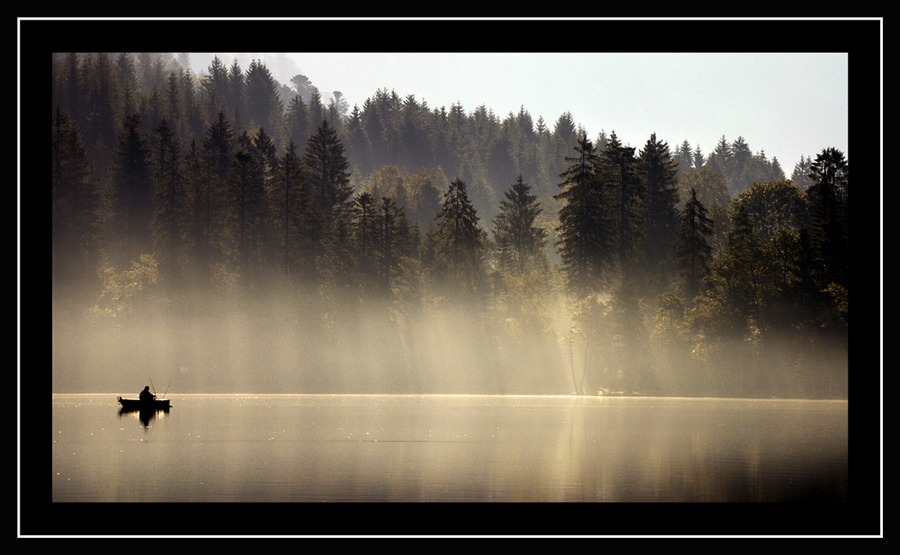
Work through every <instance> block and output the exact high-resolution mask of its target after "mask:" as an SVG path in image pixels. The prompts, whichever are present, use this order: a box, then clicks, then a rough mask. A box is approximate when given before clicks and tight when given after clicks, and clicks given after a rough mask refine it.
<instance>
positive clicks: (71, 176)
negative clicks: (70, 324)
mask: <svg viewBox="0 0 900 555" xmlns="http://www.w3.org/2000/svg"><path fill="white" fill-rule="evenodd" d="M51 163H52V167H51V178H52V189H51V200H52V225H51V237H52V248H53V281H54V284H56V283H60V282H63V281H66V282H68V281H74V280H76V279H77V276H85V275H87V276H93V275H94V269H95V268H96V267H97V262H98V260H97V255H98V247H99V245H98V231H99V230H98V228H97V222H98V221H99V215H100V214H99V210H100V195H99V191H98V190H97V185H96V183H95V181H94V179H93V177H92V173H91V165H90V159H89V157H88V155H87V151H86V149H85V146H84V144H83V143H82V141H81V134H80V133H79V132H78V128H77V126H76V125H75V123H74V122H73V121H72V120H71V119H70V118H69V117H68V116H67V115H66V114H65V113H64V112H63V111H62V110H60V109H57V110H56V114H55V117H54V118H53V141H52V160H51Z"/></svg>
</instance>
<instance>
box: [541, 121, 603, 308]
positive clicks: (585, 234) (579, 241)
mask: <svg viewBox="0 0 900 555" xmlns="http://www.w3.org/2000/svg"><path fill="white" fill-rule="evenodd" d="M575 151H576V152H577V153H578V156H577V157H575V158H566V160H568V161H569V162H571V166H570V167H569V168H568V169H567V170H566V171H564V172H563V173H562V174H560V177H561V178H562V180H563V181H562V182H561V183H560V184H559V187H560V188H561V189H562V192H560V193H559V194H557V195H556V196H555V197H554V198H556V199H557V200H559V201H561V202H562V208H561V209H560V211H559V227H558V228H557V230H558V232H559V241H558V243H557V247H558V249H559V254H560V257H561V259H562V269H563V272H564V273H565V275H566V278H567V280H568V284H569V288H570V289H571V290H572V291H573V292H574V293H576V294H577V295H579V296H583V295H588V294H590V293H593V292H596V291H599V290H602V289H604V288H605V287H606V285H607V284H608V279H609V276H608V272H609V270H610V269H611V268H612V266H613V264H614V262H615V242H614V239H615V237H614V234H613V230H614V228H613V225H614V220H613V218H612V216H611V215H610V213H609V199H608V196H607V194H605V193H606V191H605V190H604V186H603V183H601V181H600V180H599V179H598V171H599V158H598V156H597V154H596V152H595V151H594V146H593V144H592V143H591V141H590V140H589V139H588V138H587V135H586V134H584V135H582V136H581V138H580V139H579V140H578V144H577V145H576V147H575Z"/></svg>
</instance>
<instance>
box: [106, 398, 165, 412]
mask: <svg viewBox="0 0 900 555" xmlns="http://www.w3.org/2000/svg"><path fill="white" fill-rule="evenodd" d="M118 399H119V404H120V405H122V410H140V411H149V410H153V411H156V410H169V407H170V406H171V405H170V404H169V400H168V399H148V400H146V401H145V400H143V399H139V398H138V397H119V398H118Z"/></svg>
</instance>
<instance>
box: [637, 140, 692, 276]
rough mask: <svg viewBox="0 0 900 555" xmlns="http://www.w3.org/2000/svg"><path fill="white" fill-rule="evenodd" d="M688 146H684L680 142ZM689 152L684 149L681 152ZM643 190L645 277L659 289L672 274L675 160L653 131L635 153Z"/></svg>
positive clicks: (676, 181)
mask: <svg viewBox="0 0 900 555" xmlns="http://www.w3.org/2000/svg"><path fill="white" fill-rule="evenodd" d="M683 146H687V145H683ZM687 153H689V150H688V151H687V152H683V154H687ZM638 165H639V173H640V180H641V182H642V183H643V190H644V207H645V213H644V217H643V220H644V230H643V237H644V245H643V247H644V264H645V271H646V272H647V278H648V279H649V280H650V281H651V282H653V283H654V284H655V286H656V288H657V289H658V290H661V289H664V288H665V285H666V282H667V280H668V278H669V276H670V275H671V268H670V266H669V262H670V260H671V256H672V249H673V246H674V243H675V232H676V228H677V221H678V212H677V206H678V179H677V175H678V162H676V161H675V160H673V159H672V157H671V154H670V152H669V147H668V145H667V144H666V143H665V142H663V141H659V140H657V138H656V134H655V133H654V134H652V135H651V136H650V139H649V140H648V141H647V143H646V144H645V145H644V148H643V150H642V151H641V152H640V154H639V156H638Z"/></svg>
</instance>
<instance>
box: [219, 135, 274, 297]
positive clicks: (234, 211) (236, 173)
mask: <svg viewBox="0 0 900 555" xmlns="http://www.w3.org/2000/svg"><path fill="white" fill-rule="evenodd" d="M233 165H234V168H233V170H232V174H231V179H230V180H229V187H228V194H227V197H226V198H227V200H228V203H229V211H230V216H231V218H230V220H231V222H232V225H231V226H229V227H230V234H229V235H230V237H232V239H233V242H234V249H235V262H236V264H237V268H238V271H239V272H240V274H241V276H242V278H243V281H244V283H245V285H246V286H252V285H253V284H254V283H255V282H256V280H257V279H258V278H259V277H261V276H262V269H263V266H262V262H263V258H262V250H263V245H262V241H263V237H264V233H263V225H264V223H265V222H266V210H265V176H264V175H263V168H262V167H261V166H260V164H259V163H258V156H257V155H256V152H255V145H254V144H253V139H252V137H251V136H250V135H249V134H248V133H247V132H246V131H245V132H244V133H242V134H241V136H240V137H239V138H238V141H237V149H236V150H235V153H234V162H233Z"/></svg>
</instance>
